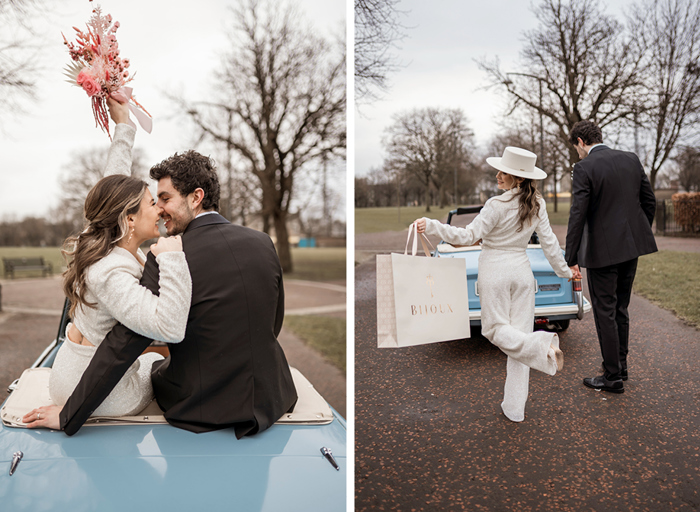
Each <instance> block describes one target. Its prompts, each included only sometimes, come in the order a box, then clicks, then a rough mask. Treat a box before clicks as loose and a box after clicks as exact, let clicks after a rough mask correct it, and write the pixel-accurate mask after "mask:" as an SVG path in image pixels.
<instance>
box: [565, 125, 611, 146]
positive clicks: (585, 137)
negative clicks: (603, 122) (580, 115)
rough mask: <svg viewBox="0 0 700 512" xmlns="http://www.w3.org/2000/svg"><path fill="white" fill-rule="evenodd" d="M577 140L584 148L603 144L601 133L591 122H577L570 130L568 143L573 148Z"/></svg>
mask: <svg viewBox="0 0 700 512" xmlns="http://www.w3.org/2000/svg"><path fill="white" fill-rule="evenodd" d="M579 138H580V139H581V140H582V141H583V143H584V144H585V145H586V146H592V145H593V144H600V143H601V142H603V132H602V131H600V128H598V126H596V124H595V123H594V122H593V121H588V120H585V121H579V122H578V123H576V124H575V125H574V127H573V128H572V129H571V134H570V135H569V142H571V144H572V145H574V146H575V145H576V144H578V139H579Z"/></svg>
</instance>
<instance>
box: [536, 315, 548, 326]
mask: <svg viewBox="0 0 700 512" xmlns="http://www.w3.org/2000/svg"><path fill="white" fill-rule="evenodd" d="M548 323H549V318H545V317H542V316H541V317H539V318H535V324H536V325H541V324H548Z"/></svg>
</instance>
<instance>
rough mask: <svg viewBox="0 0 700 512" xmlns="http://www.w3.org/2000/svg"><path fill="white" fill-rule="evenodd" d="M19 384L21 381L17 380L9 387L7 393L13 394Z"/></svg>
mask: <svg viewBox="0 0 700 512" xmlns="http://www.w3.org/2000/svg"><path fill="white" fill-rule="evenodd" d="M17 384H19V379H15V380H14V381H13V382H12V384H10V385H9V386H7V392H8V393H12V392H13V391H14V390H15V389H16V388H17Z"/></svg>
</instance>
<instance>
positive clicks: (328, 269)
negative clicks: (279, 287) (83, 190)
mask: <svg viewBox="0 0 700 512" xmlns="http://www.w3.org/2000/svg"><path fill="white" fill-rule="evenodd" d="M38 256H43V257H44V260H45V261H48V262H51V265H52V266H53V273H54V274H56V275H58V274H60V273H61V272H62V267H63V265H64V261H63V257H62V256H61V249H60V248H58V247H0V258H36V257H38ZM292 263H293V264H294V272H291V273H289V274H286V275H285V276H284V277H285V278H286V279H304V280H308V281H337V280H342V279H345V248H344V247H319V248H313V249H304V248H302V249H299V248H296V247H293V248H292ZM3 271H4V268H3ZM0 276H4V274H2V275H0ZM17 276H18V277H41V272H27V271H22V272H18V273H17Z"/></svg>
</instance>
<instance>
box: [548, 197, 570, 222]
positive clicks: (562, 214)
mask: <svg viewBox="0 0 700 512" xmlns="http://www.w3.org/2000/svg"><path fill="white" fill-rule="evenodd" d="M569 206H570V205H569V203H568V202H563V201H561V200H560V201H559V202H558V203H557V212H556V213H554V203H552V200H551V199H550V200H549V201H547V215H548V216H549V223H550V224H556V225H558V226H566V225H567V224H568V223H569Z"/></svg>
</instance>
